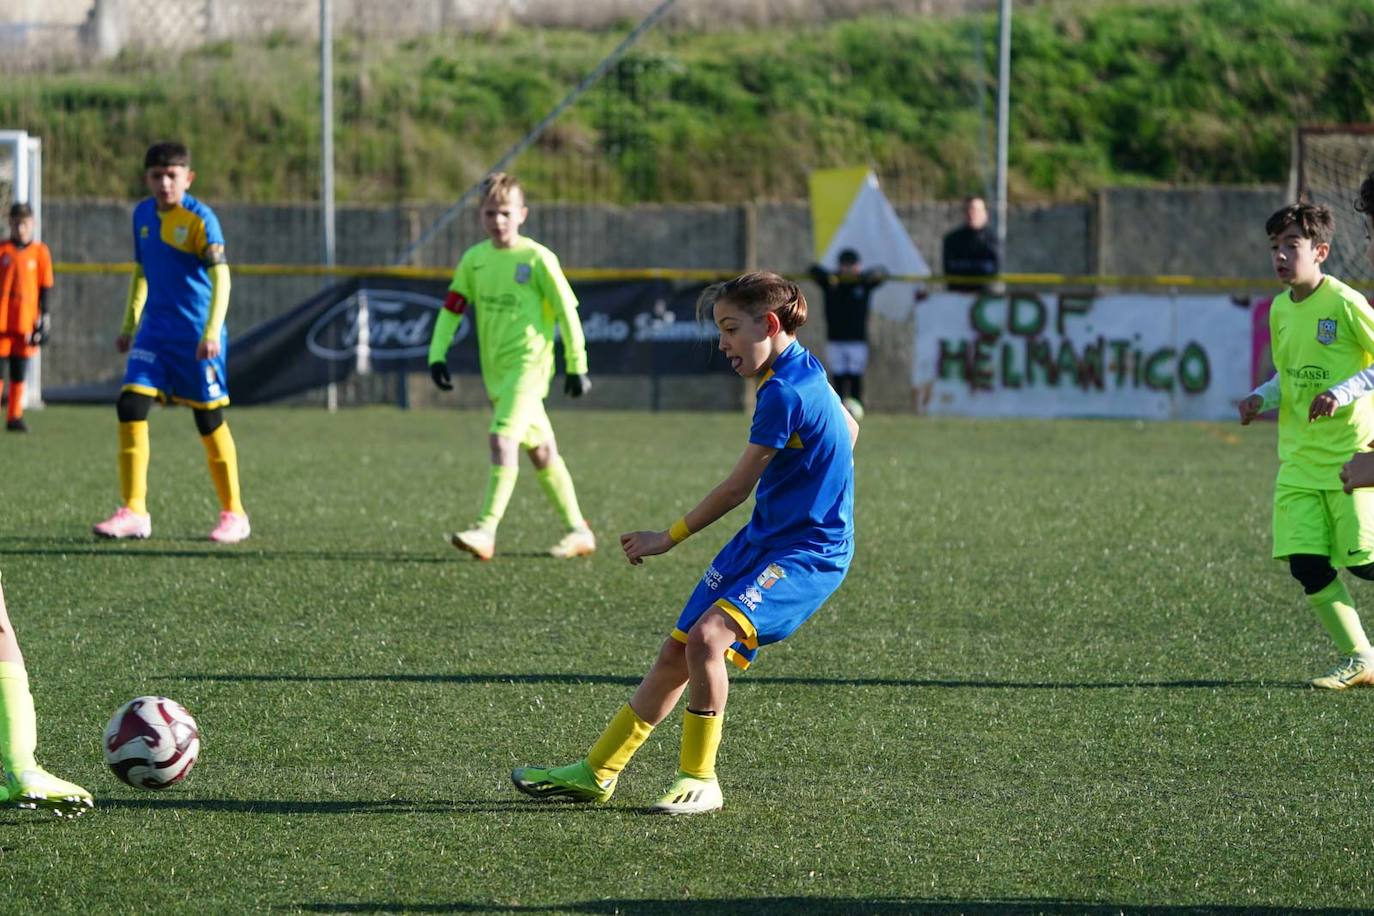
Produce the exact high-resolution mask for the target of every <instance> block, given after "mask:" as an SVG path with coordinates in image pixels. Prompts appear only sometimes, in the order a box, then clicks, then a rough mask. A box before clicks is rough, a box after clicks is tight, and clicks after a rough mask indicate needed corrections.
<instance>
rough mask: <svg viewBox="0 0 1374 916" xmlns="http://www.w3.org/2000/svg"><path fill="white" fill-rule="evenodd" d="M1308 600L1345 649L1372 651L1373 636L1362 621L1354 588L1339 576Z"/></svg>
mask: <svg viewBox="0 0 1374 916" xmlns="http://www.w3.org/2000/svg"><path fill="white" fill-rule="evenodd" d="M1307 603H1308V604H1310V605H1312V610H1313V611H1314V612H1316V615H1317V619H1318V620H1320V621H1321V622H1322V626H1324V627H1326V632H1328V633H1330V634H1331V638H1332V639H1333V640H1335V641H1336V646H1337V647H1338V648H1340V650H1341V651H1342V652H1344V653H1345V654H1346V655H1359V654H1361V653H1365V652H1368V651H1369V649H1370V646H1369V637H1368V636H1366V635H1365V634H1364V627H1363V626H1361V625H1360V615H1359V614H1357V613H1356V612H1355V608H1354V606H1353V604H1352V602H1351V599H1350V592H1348V591H1347V590H1346V588H1345V583H1344V582H1342V581H1341V580H1340V579H1339V578H1337V579H1335V580H1334V581H1333V582H1332V583H1331V584H1330V585H1328V586H1327V587H1326V588H1324V589H1322V590H1321V591H1319V592H1317V593H1316V594H1315V595H1308V596H1307Z"/></svg>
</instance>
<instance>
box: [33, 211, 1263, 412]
mask: <svg viewBox="0 0 1374 916" xmlns="http://www.w3.org/2000/svg"><path fill="white" fill-rule="evenodd" d="M1282 199H1283V190H1282V189H1281V188H1277V187H1272V188H1238V189H1237V188H1198V189H1188V190H1144V189H1113V190H1109V191H1104V192H1102V193H1101V194H1099V195H1098V197H1097V200H1096V201H1095V202H1094V203H1093V204H1058V205H1052V206H1037V207H1023V208H1014V209H1013V211H1012V213H1011V218H1010V223H1009V246H1008V247H1009V251H1008V255H1007V259H1006V268H1007V270H1009V271H1013V272H1033V273H1064V274H1094V273H1098V274H1112V275H1150V274H1160V273H1166V274H1191V275H1196V276H1214V277H1265V276H1267V274H1268V271H1269V266H1268V244H1267V239H1266V237H1265V235H1264V220H1265V218H1266V217H1267V216H1268V215H1269V213H1271V212H1272V211H1273V210H1275V209H1277V208H1278V206H1280V205H1281V203H1282ZM212 205H214V206H215V209H216V212H217V213H218V214H219V216H220V220H221V222H222V224H223V226H224V231H225V235H226V237H227V238H228V240H229V255H230V262H231V264H232V263H237V264H254V263H257V264H262V263H266V264H318V263H320V260H321V253H320V252H321V243H320V235H321V230H320V216H319V213H318V210H317V209H316V208H315V207H313V206H310V205H299V206H291V205H246V204H217V203H214V202H212ZM132 206H133V204H132V202H130V203H99V202H96V203H93V202H86V201H60V200H59V201H48V202H46V204H45V210H44V233H45V238H46V241H47V242H48V244H49V245H50V246H51V247H52V249H53V252H54V256H55V257H56V259H57V260H58V261H59V262H68V263H71V262H77V263H79V262H125V261H127V260H128V259H129V252H130V245H131V242H130V238H129V234H130V229H129V225H130V213H131V210H132ZM444 209H445V208H444V207H442V206H438V205H421V206H398V207H343V208H340V209H339V211H338V214H337V239H338V244H337V253H338V260H339V263H341V264H353V265H378V264H389V263H393V262H394V260H395V259H396V258H397V257H398V255H399V254H400V253H401V252H402V251H403V250H404V249H405V248H406V247H407V246H408V245H409V244H410V243H411V242H412V241H414V240H415V239H417V238H418V237H419V235H420V234H421V233H422V232H423V231H424V229H425V228H426V227H427V226H429V225H431V224H432V222H433V221H434V219H436V218H437V217H438V216H439V214H440V213H442V212H443V211H444ZM961 210H962V208H961V206H960V204H958V203H957V202H955V203H921V204H913V205H909V206H904V207H899V208H898V213H899V215H900V216H901V217H902V220H903V222H904V223H905V224H906V226H907V228H908V231H910V233H911V235H912V238H913V239H914V240H915V241H916V244H917V246H918V247H919V248H920V249H921V251H922V252H923V253H924V254H925V256H926V258H927V260H928V261H929V262H930V264H931V266H932V268H934V269H936V270H938V269H939V260H940V254H939V252H940V238H941V236H942V235H943V233H944V232H945V231H947V230H948V229H949V228H950V227H952V226H954V225H956V224H957V223H958V222H959V220H960V218H961ZM526 229H527V233H528V234H529V235H530V236H531V237H533V238H536V239H539V240H540V241H541V242H543V243H545V244H547V245H548V246H549V247H550V248H552V249H553V250H554V251H556V252H558V253H559V256H560V258H561V259H562V261H563V263H564V265H565V266H569V267H604V268H615V267H622V268H638V267H676V268H703V269H713V270H721V271H727V272H733V271H742V270H744V269H747V268H752V267H765V268H769V269H773V270H778V271H781V272H784V273H789V274H801V273H804V272H805V269H806V267H807V266H808V265H809V263H810V261H811V253H812V241H811V216H810V211H809V209H808V207H807V206H806V205H805V204H804V203H767V202H760V203H751V204H744V205H733V206H725V205H710V204H703V205H682V206H645V207H632V208H629V207H612V206H597V205H566V204H544V205H537V204H536V206H534V207H533V208H532V210H531V216H530V221H529V223H528V224H527V226H526ZM481 238H482V234H481V230H480V228H479V227H478V226H477V223H476V220H475V218H473V217H472V216H471V215H465V216H463V217H461V218H459V219H458V220H456V221H454V222H453V223H452V224H451V225H449V226H448V227H447V229H446V230H445V231H444V232H442V233H440V235H439V236H438V238H436V239H435V241H434V242H433V243H432V244H431V245H428V246H426V247H425V249H424V250H422V251H421V252H420V256H419V257H418V258H417V259H416V263H418V264H421V265H426V266H442V267H449V266H451V265H452V264H454V263H455V262H456V261H457V258H458V256H459V254H461V252H462V251H463V249H464V248H466V247H467V246H469V245H471V244H473V243H474V242H477V241H479V240H480V239H481ZM324 282H325V281H322V280H321V279H319V278H310V277H253V276H245V275H242V274H239V275H236V276H235V278H234V289H233V305H232V308H231V310H230V328H231V331H242V330H245V329H247V328H249V327H251V326H252V325H254V324H257V323H258V322H261V321H263V320H266V319H267V318H270V317H271V316H273V315H276V314H278V313H280V312H281V311H283V310H285V309H287V308H290V307H291V306H292V305H294V304H296V303H297V302H299V301H301V300H302V299H304V298H306V297H308V296H310V295H312V294H313V293H314V292H316V291H317V290H319V288H320V287H321V285H323V283H324ZM126 286H127V278H126V277H125V276H122V275H120V276H98V275H96V276H89V275H77V274H70V273H63V274H59V278H58V286H57V290H56V291H55V295H54V300H53V302H54V309H55V315H56V321H57V329H56V333H55V336H54V339H53V342H52V343H51V345H50V346H49V347H47V348H46V349H45V351H44V378H45V382H46V384H49V385H58V384H69V383H74V382H78V381H91V380H95V379H98V378H102V377H110V376H114V375H117V374H118V373H119V372H120V370H121V366H122V360H121V358H120V357H119V356H118V355H117V354H115V353H114V351H113V349H112V347H111V341H112V339H113V337H114V335H115V333H116V331H117V329H118V324H119V318H120V315H121V314H122V310H123V303H124V291H125V288H126ZM806 291H807V294H808V297H810V298H814V299H815V300H816V308H815V309H814V310H813V312H812V315H813V318H812V320H811V322H810V323H809V324H808V325H807V326H806V327H805V328H803V329H802V335H801V337H802V341H803V343H805V344H806V345H807V346H810V347H813V348H816V349H818V350H822V349H823V343H824V338H825V328H824V317H823V315H822V311H821V309H820V307H819V306H820V301H819V291H818V290H816V289H815V288H814V287H812V286H811V285H810V284H807V286H806ZM873 321H874V325H873V328H872V332H873V333H872V338H873V350H874V352H873V359H872V367H871V369H870V373H869V379H868V388H869V395H868V401H869V406H870V407H872V408H875V409H879V410H884V409H886V410H905V409H908V407H909V405H910V397H911V395H910V386H909V383H908V379H909V375H910V369H909V367H910V364H911V348H912V338H913V334H914V328H913V326H912V324H911V322H910V321H892V320H889V319H886V318H883V317H881V316H875V317H874V319H873ZM592 368H593V372H595V367H592ZM421 381H422V384H418V385H415V386H412V388H411V396H412V400H413V401H415V402H417V403H423V402H424V401H425V400H426V398H427V397H428V387H427V386H428V381H427V380H421ZM468 382H469V384H467V385H466V386H465V387H466V389H468V394H469V395H470V396H471V399H472V401H473V403H474V404H480V403H481V396H480V387H479V386H478V385H477V384H476V379H471V380H468ZM396 385H397V382H396V380H395V379H373V380H370V381H364V382H361V383H358V384H357V385H354V386H351V387H350V388H348V389H347V391H346V392H345V401H346V402H347V401H349V400H358V401H367V400H377V399H384V400H392V399H395V398H397V397H399V392H397V391H396V390H395V389H396ZM465 397H466V396H465ZM654 398H657V399H658V401H659V403H660V404H662V405H664V406H679V407H694V408H709V407H713V406H715V407H721V408H726V407H734V406H737V405H738V403H739V385H738V384H737V383H736V382H734V381H733V380H731V379H728V378H726V379H724V380H721V379H675V380H672V381H671V383H667V382H665V383H663V385H661V386H660V387H659V388H658V389H654V388H653V386H652V385H651V384H650V383H649V381H648V380H646V379H611V378H604V379H601V380H599V381H598V388H597V395H596V397H595V398H594V400H593V402H591V404H589V405H588V406H603V407H604V406H625V407H636V408H643V407H647V406H649V404H650V403H651V402H652V400H653V399H654Z"/></svg>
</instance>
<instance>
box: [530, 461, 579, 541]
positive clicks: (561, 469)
mask: <svg viewBox="0 0 1374 916" xmlns="http://www.w3.org/2000/svg"><path fill="white" fill-rule="evenodd" d="M537 476H538V477H539V486H541V487H543V488H544V495H545V496H547V497H548V498H549V502H551V503H553V508H554V509H555V511H557V512H558V515H559V517H560V518H561V519H563V524H564V525H566V526H567V528H568V530H569V531H571V530H572V529H574V528H581V527H582V526H583V525H585V524H587V520H586V518H584V517H583V515H582V507H581V506H579V505H578V504H577V490H576V489H574V487H573V482H572V475H571V474H569V473H568V466H567V465H566V464H564V463H563V456H562V455H554V456H553V460H552V461H550V462H549V466H548V467H546V468H544V469H543V470H542V471H538V472H537Z"/></svg>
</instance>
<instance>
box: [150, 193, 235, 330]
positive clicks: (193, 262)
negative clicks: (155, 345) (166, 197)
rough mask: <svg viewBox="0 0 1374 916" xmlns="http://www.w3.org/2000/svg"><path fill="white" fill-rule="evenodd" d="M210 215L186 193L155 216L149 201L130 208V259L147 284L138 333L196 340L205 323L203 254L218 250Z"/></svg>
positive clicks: (218, 234) (218, 235) (207, 290)
mask: <svg viewBox="0 0 1374 916" xmlns="http://www.w3.org/2000/svg"><path fill="white" fill-rule="evenodd" d="M223 244H224V233H223V232H222V231H221V230H220V227H219V219H218V218H217V217H216V216H215V213H214V211H213V210H211V209H210V208H209V207H207V206H206V205H205V204H203V203H201V202H200V201H199V200H196V198H194V197H192V196H191V195H190V194H187V195H185V196H184V197H183V198H182V199H181V205H180V206H178V207H175V208H173V209H171V210H168V211H167V212H165V213H161V212H159V211H158V209H157V202H156V201H154V200H153V199H152V198H149V199H147V200H145V201H143V202H141V203H140V204H139V205H138V206H137V207H136V208H135V209H134V260H135V261H137V262H138V263H139V265H140V266H141V267H142V268H143V275H144V276H145V277H147V279H148V301H147V302H146V303H145V304H144V306H143V315H142V317H141V319H140V321H139V334H140V336H142V335H143V334H145V333H146V334H148V335H150V336H152V337H156V338H157V339H159V340H165V341H183V340H186V341H192V342H194V341H197V340H199V339H200V337H201V335H202V334H203V333H204V332H205V326H206V324H207V322H208V321H209V319H210V294H211V291H212V290H211V284H210V272H209V268H208V267H207V266H206V264H205V254H206V250H207V249H208V248H209V247H210V246H211V245H223Z"/></svg>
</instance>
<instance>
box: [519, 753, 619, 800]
mask: <svg viewBox="0 0 1374 916" xmlns="http://www.w3.org/2000/svg"><path fill="white" fill-rule="evenodd" d="M510 781H511V782H513V783H515V787H516V788H517V789H519V790H520V791H521V792H524V793H525V794H526V795H529V796H531V797H533V798H563V799H567V800H568V801H575V802H597V803H600V802H606V801H610V798H611V795H612V794H613V793H614V792H615V783H616V777H614V776H612V777H610V778H609V779H604V780H598V779H597V778H596V775H595V774H594V773H592V771H591V767H589V766H587V762H586V761H585V760H579V761H577V763H570V764H568V765H567V766H561V767H554V768H553V769H544V768H543V767H520V768H518V769H516V770H513V771H512V772H511V774H510Z"/></svg>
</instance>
